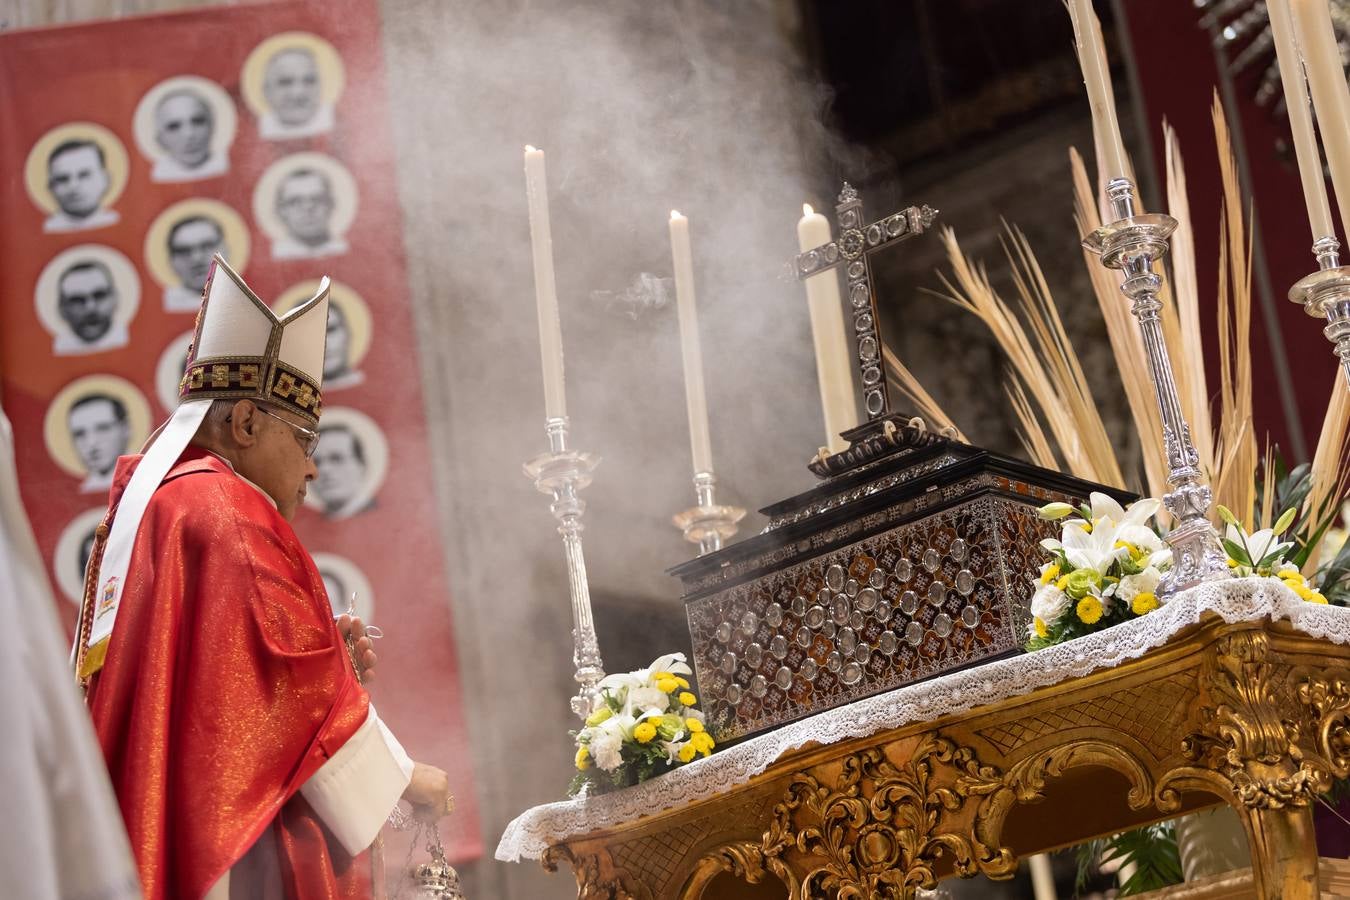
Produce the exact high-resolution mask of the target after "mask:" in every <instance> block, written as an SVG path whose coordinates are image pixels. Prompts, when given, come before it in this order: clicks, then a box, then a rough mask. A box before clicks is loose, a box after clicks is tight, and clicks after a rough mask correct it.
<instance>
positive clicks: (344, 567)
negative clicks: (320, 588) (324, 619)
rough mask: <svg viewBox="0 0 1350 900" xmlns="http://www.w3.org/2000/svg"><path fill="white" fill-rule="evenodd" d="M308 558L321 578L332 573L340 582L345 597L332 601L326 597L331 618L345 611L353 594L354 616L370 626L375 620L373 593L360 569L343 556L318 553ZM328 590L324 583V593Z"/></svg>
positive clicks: (331, 598)
mask: <svg viewBox="0 0 1350 900" xmlns="http://www.w3.org/2000/svg"><path fill="white" fill-rule="evenodd" d="M310 557H311V558H312V559H313V560H314V568H316V569H318V570H319V575H320V576H321V577H322V576H323V575H325V574H327V573H332V574H333V575H334V576H336V577H337V579H338V580H339V581H341V582H342V586H343V589H344V591H345V592H346V596H344V597H341V598H337V599H334V598H333V597H332V596H331V595H329V597H328V603H329V605H330V606H332V608H333V618H337V617H338V616H340V615H342V614H343V613H345V612H346V611H347V598H348V597H350V596H351V594H352V593H353V592H355V594H356V615H357V616H358V617H360V619H361V621H362V622H363V623H364V624H366V625H370V624H372V623H373V621H374V618H375V609H376V605H375V592H374V590H373V589H372V588H371V586H370V579H369V578H368V577H366V573H365V572H363V571H362V570H361V567H360V566H358V565H357V564H356V563H354V562H352V561H351V560H350V559H348V558H347V557H345V556H340V555H338V554H336V553H327V552H318V553H311V554H310ZM327 590H328V582H327V581H325V582H324V591H325V592H327Z"/></svg>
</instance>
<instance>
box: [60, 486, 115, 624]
mask: <svg viewBox="0 0 1350 900" xmlns="http://www.w3.org/2000/svg"><path fill="white" fill-rule="evenodd" d="M107 511H108V510H107V508H106V507H103V506H96V507H94V508H93V509H86V510H85V511H84V512H82V513H80V514H79V515H78V516H76V517H75V518H73V519H71V520H70V524H69V525H67V526H66V527H65V528H64V529H62V530H61V537H59V538H57V541H56V552H55V553H54V554H52V569H53V570H54V571H53V574H54V575H55V576H56V584H57V587H59V588H61V593H62V594H64V595H65V598H66V599H67V600H69V601H70V602H71V603H73V604H75V606H76V607H78V606H79V605H80V601H81V600H82V599H83V597H84V570H85V567H86V566H88V565H89V557H90V555H91V554H92V553H93V551H94V531H95V529H97V528H98V523H99V522H102V521H103V514H104V513H106V512H107Z"/></svg>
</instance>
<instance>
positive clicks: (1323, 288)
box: [1289, 237, 1350, 385]
mask: <svg viewBox="0 0 1350 900" xmlns="http://www.w3.org/2000/svg"><path fill="white" fill-rule="evenodd" d="M1340 249H1341V244H1340V241H1338V240H1336V239H1335V238H1334V237H1324V238H1319V239H1318V240H1317V242H1316V243H1314V244H1313V253H1314V254H1315V255H1316V256H1317V271H1316V272H1313V273H1312V274H1311V275H1308V276H1305V277H1303V278H1300V279H1299V280H1298V281H1296V282H1295V283H1294V286H1293V287H1291V288H1290V289H1289V299H1290V300H1293V301H1294V302H1295V303H1298V304H1301V305H1302V306H1303V311H1304V312H1306V313H1307V314H1308V315H1310V316H1312V317H1313V318H1315V319H1325V320H1326V323H1327V324H1326V327H1324V328H1323V329H1322V333H1323V334H1325V335H1326V336H1327V340H1329V341H1331V345H1332V348H1333V352H1334V353H1335V354H1336V356H1337V358H1338V359H1340V361H1341V370H1342V371H1343V372H1344V373H1345V378H1346V384H1347V385H1350V266H1342V265H1341V264H1340Z"/></svg>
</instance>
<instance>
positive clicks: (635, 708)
mask: <svg viewBox="0 0 1350 900" xmlns="http://www.w3.org/2000/svg"><path fill="white" fill-rule="evenodd" d="M669 708H670V695H669V694H667V693H666V692H665V691H663V690H661V689H660V688H654V687H645V686H644V687H639V688H631V689H629V691H628V696H627V697H625V698H624V703H623V711H624V713H625V714H626V715H629V716H636V715H639V714H643V713H648V712H655V713H656V714H657V715H660V714H661V713H664V712H665V711H666V710H667V709H669Z"/></svg>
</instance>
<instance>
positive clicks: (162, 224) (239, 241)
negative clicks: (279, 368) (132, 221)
mask: <svg viewBox="0 0 1350 900" xmlns="http://www.w3.org/2000/svg"><path fill="white" fill-rule="evenodd" d="M198 216H201V217H203V218H207V219H210V220H212V221H213V222H215V223H216V224H217V225H219V226H220V230H221V234H222V242H223V244H224V246H223V248H222V251H221V255H222V256H224V257H225V259H226V260H228V261H229V263H230V268H232V269H234V270H235V271H236V272H240V273H242V272H243V271H244V270H245V269H246V268H247V267H248V263H249V258H250V257H251V255H252V252H253V239H252V237H251V236H250V233H249V228H248V223H247V222H245V221H244V217H243V216H242V215H240V214H239V212H238V210H236V209H235V208H234V207H232V206H230V205H228V204H226V203H222V202H221V201H219V200H211V199H208V198H206V197H193V198H191V199H188V200H180V201H178V202H177V203H174V204H172V205H171V206H168V207H165V209H164V210H163V212H161V213H160V214H159V215H157V216H155V219H154V221H153V222H151V223H150V228H149V229H147V230H146V232H145V246H144V248H143V250H142V252H143V253H144V256H145V268H146V271H148V272H149V273H150V277H151V278H153V279H154V281H155V283H156V284H158V285H159V286H160V287H161V288H163V294H164V311H165V312H191V313H195V312H197V310H198V309H200V308H201V304H202V297H201V294H200V293H197V294H195V295H193V300H192V303H191V306H190V307H189V305H188V304H187V302H186V299H187V298H186V295H183V297H182V298H181V299H179V295H180V294H182V292H183V291H185V290H186V288H184V287H183V285H182V284H181V283H180V282H179V280H178V273H176V272H175V271H174V270H173V264H172V263H171V262H170V261H169V235H170V233H172V231H173V229H174V227H175V226H176V225H178V223H179V222H182V221H183V220H185V219H191V218H196V217H198ZM310 296H313V295H312V294H311V295H310ZM305 299H309V298H308V297H307V298H305Z"/></svg>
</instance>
